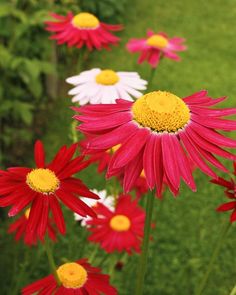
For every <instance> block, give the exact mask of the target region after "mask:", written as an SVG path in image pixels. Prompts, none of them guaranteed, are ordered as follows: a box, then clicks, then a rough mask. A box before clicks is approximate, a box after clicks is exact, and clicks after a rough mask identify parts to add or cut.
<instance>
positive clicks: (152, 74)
mask: <svg viewBox="0 0 236 295" xmlns="http://www.w3.org/2000/svg"><path fill="white" fill-rule="evenodd" d="M155 73H156V68H151V72H150V75H149V78H148V91H150V88H151V87H152V82H153V78H154V76H155Z"/></svg>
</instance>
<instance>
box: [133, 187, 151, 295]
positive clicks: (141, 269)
mask: <svg viewBox="0 0 236 295" xmlns="http://www.w3.org/2000/svg"><path fill="white" fill-rule="evenodd" d="M146 198H147V200H146V219H145V227H144V238H143V244H142V253H141V256H140V261H139V266H138V274H137V282H136V291H135V295H142V294H143V288H144V278H145V273H146V267H147V260H148V246H149V241H150V231H151V221H152V213H153V204H154V199H155V193H154V191H153V192H151V193H150V194H148V195H147V196H146Z"/></svg>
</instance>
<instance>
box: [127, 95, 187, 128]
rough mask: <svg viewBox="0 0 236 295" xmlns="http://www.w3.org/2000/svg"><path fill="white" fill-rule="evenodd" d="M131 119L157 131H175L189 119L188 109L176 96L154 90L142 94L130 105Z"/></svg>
mask: <svg viewBox="0 0 236 295" xmlns="http://www.w3.org/2000/svg"><path fill="white" fill-rule="evenodd" d="M132 113H133V119H134V120H135V121H136V122H138V123H139V124H140V125H141V126H143V127H149V128H151V129H152V130H153V131H157V132H165V131H166V132H169V133H172V132H176V131H178V130H179V129H182V128H183V127H184V126H185V125H186V124H187V123H188V121H189V119H190V111H189V108H188V106H187V105H186V104H185V103H184V101H183V100H182V99H181V98H179V97H178V96H176V95H174V94H172V93H169V92H165V91H154V92H150V93H148V94H145V95H143V96H142V97H140V98H139V99H137V100H136V101H135V103H134V104H133V106H132Z"/></svg>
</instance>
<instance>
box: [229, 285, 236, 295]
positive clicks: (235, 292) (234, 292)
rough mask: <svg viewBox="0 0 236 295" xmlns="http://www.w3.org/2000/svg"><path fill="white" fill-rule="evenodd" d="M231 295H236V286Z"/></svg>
mask: <svg viewBox="0 0 236 295" xmlns="http://www.w3.org/2000/svg"><path fill="white" fill-rule="evenodd" d="M229 295H236V285H235V286H234V288H233V289H232V291H231V292H230V294H229Z"/></svg>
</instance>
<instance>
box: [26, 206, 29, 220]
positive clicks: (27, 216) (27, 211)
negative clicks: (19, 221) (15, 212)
mask: <svg viewBox="0 0 236 295" xmlns="http://www.w3.org/2000/svg"><path fill="white" fill-rule="evenodd" d="M29 215H30V208H28V209H26V210H25V218H26V219H28V218H29Z"/></svg>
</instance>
